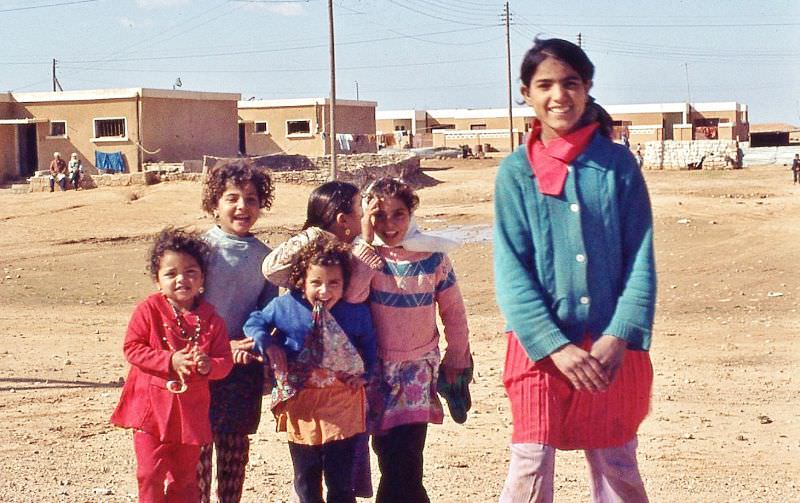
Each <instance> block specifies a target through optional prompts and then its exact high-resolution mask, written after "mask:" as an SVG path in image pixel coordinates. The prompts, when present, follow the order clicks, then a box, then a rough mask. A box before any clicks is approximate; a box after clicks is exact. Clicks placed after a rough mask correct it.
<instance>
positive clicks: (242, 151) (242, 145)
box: [239, 122, 247, 155]
mask: <svg viewBox="0 0 800 503" xmlns="http://www.w3.org/2000/svg"><path fill="white" fill-rule="evenodd" d="M245 138H247V129H246V128H245V123H244V122H240V123H239V155H247V144H246V141H245Z"/></svg>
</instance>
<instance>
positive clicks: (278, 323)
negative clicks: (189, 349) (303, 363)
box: [244, 291, 378, 375]
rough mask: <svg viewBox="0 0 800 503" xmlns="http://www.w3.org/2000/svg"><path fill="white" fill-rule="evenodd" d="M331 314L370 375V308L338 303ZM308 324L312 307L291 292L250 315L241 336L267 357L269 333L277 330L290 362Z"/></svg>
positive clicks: (372, 338)
mask: <svg viewBox="0 0 800 503" xmlns="http://www.w3.org/2000/svg"><path fill="white" fill-rule="evenodd" d="M331 314H332V315H333V317H334V319H335V320H336V322H337V323H339V326H341V327H342V330H344V332H345V333H346V334H347V337H348V338H349V339H350V342H352V343H353V345H354V346H355V347H356V349H357V350H358V352H359V354H360V355H361V358H362V359H363V360H364V367H365V369H366V371H367V375H369V374H370V373H371V372H372V369H373V368H374V367H375V362H376V361H377V353H378V350H377V342H376V338H375V329H374V328H373V326H372V316H371V315H370V311H369V307H368V306H367V305H366V304H351V303H349V302H345V301H344V300H340V301H339V302H337V303H336V305H334V306H333V309H331ZM311 325H312V320H311V304H309V303H308V301H307V300H306V299H305V298H304V297H303V294H302V293H301V292H298V291H291V292H289V293H287V294H285V295H281V296H280V297H277V298H275V299H273V300H272V301H271V302H270V303H269V304H267V307H265V308H264V309H262V310H261V311H253V312H252V313H250V317H249V318H248V319H247V321H246V322H245V324H244V333H245V335H246V336H247V337H251V338H252V339H253V340H254V341H255V349H256V351H258V352H259V353H260V354H262V355H266V349H267V347H268V346H269V345H270V344H275V343H276V342H275V341H276V339H274V338H273V337H272V336H271V335H270V332H271V331H272V329H273V328H277V329H278V331H279V332H280V338H278V339H277V343H278V344H280V346H281V347H282V348H283V349H284V350H285V351H286V357H287V358H289V359H292V358H294V357H296V356H297V355H298V354H299V353H300V350H301V349H303V344H304V343H305V340H306V335H308V333H309V332H310V331H311Z"/></svg>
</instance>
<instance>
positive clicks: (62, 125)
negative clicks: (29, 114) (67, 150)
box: [50, 121, 67, 137]
mask: <svg viewBox="0 0 800 503" xmlns="http://www.w3.org/2000/svg"><path fill="white" fill-rule="evenodd" d="M50 136H60V137H66V136H67V121H50Z"/></svg>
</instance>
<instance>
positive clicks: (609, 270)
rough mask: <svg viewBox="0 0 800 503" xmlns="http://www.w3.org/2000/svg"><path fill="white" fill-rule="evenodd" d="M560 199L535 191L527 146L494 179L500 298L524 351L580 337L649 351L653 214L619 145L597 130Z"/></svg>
mask: <svg viewBox="0 0 800 503" xmlns="http://www.w3.org/2000/svg"><path fill="white" fill-rule="evenodd" d="M569 170H570V172H569V174H568V176H567V180H566V183H565V185H564V190H563V192H562V194H561V195H560V196H557V197H554V196H546V195H543V194H542V193H541V192H539V189H538V187H537V182H536V179H535V177H534V176H533V173H532V171H531V167H530V165H529V163H528V160H527V156H526V155H525V147H524V145H523V146H521V147H520V148H518V149H517V150H516V151H515V152H513V153H512V154H511V155H510V156H508V157H507V158H505V159H504V160H503V162H502V163H501V165H500V169H499V171H498V173H497V178H496V180H495V197H494V201H495V203H494V204H495V224H494V275H495V288H496V291H497V303H498V305H499V306H500V311H501V312H502V313H503V316H504V317H505V319H506V323H507V326H508V328H510V329H511V330H513V331H514V332H515V334H516V336H517V338H518V339H519V341H520V343H521V344H522V346H523V347H524V348H525V351H526V352H527V353H528V356H529V357H530V358H531V359H532V360H534V361H536V360H540V359H542V358H544V357H546V356H548V355H549V354H551V353H552V352H553V351H555V350H557V349H558V348H560V347H561V346H564V345H565V344H568V343H570V342H572V343H579V342H580V341H581V340H582V339H583V337H584V335H585V334H587V333H588V334H591V335H592V337H595V338H597V337H599V336H600V335H605V334H610V335H614V336H616V337H619V338H621V339H623V340H625V341H627V342H628V347H629V348H631V349H640V350H647V349H649V347H650V336H651V329H652V325H653V315H654V310H655V301H656V271H655V262H654V257H653V219H652V210H651V207H650V199H649V197H648V194H647V188H646V186H645V182H644V178H643V177H642V174H641V171H640V170H639V168H638V166H637V164H636V160H635V159H634V157H633V156H632V155H631V153H630V151H629V150H628V149H626V148H625V147H624V146H621V145H617V144H615V143H613V142H612V141H611V140H609V139H607V138H605V137H604V136H602V135H601V134H599V133H596V134H595V136H594V137H593V138H592V140H591V141H590V143H589V145H588V146H587V147H586V149H585V150H584V151H583V152H582V153H581V154H580V155H579V156H578V157H577V158H576V159H575V160H574V161H573V162H572V164H571V165H570V167H569Z"/></svg>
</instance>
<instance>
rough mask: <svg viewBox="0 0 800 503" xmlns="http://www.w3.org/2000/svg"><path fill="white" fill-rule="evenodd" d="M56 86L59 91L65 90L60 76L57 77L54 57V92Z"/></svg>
mask: <svg viewBox="0 0 800 503" xmlns="http://www.w3.org/2000/svg"><path fill="white" fill-rule="evenodd" d="M56 87H57V88H58V90H59V91H63V90H64V89H63V88H62V87H61V82H59V81H58V77H56V58H53V92H56Z"/></svg>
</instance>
